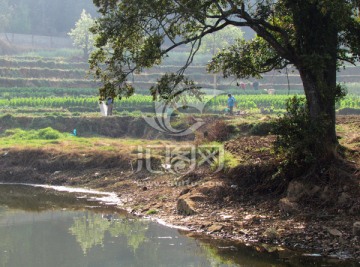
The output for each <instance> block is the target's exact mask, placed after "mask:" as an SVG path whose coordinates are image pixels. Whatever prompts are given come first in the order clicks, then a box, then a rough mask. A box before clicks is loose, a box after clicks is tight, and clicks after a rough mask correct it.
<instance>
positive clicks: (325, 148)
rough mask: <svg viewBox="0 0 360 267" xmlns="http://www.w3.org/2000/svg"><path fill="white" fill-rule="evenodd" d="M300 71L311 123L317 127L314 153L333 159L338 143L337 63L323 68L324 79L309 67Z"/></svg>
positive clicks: (326, 158) (314, 134)
mask: <svg viewBox="0 0 360 267" xmlns="http://www.w3.org/2000/svg"><path fill="white" fill-rule="evenodd" d="M299 71H300V76H301V79H302V81H303V85H304V91H305V95H306V100H307V105H308V111H309V115H310V123H311V124H312V126H315V128H316V129H317V131H314V133H313V138H314V141H315V142H314V144H315V146H316V147H314V150H315V151H314V152H315V153H314V154H315V155H318V156H319V157H320V158H319V160H331V159H332V158H334V157H335V155H336V153H335V151H336V148H337V145H338V140H337V137H336V130H335V123H336V116H335V96H336V93H335V91H336V64H335V66H332V67H331V66H327V68H326V69H325V70H322V72H323V75H321V76H323V78H322V79H319V73H317V74H315V75H314V74H313V73H312V72H311V71H310V70H309V69H305V68H300V69H299Z"/></svg>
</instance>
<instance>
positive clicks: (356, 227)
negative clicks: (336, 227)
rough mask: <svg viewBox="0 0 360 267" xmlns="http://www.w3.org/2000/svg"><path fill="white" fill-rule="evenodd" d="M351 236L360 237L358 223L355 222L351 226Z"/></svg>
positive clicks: (359, 225)
mask: <svg viewBox="0 0 360 267" xmlns="http://www.w3.org/2000/svg"><path fill="white" fill-rule="evenodd" d="M353 235H354V236H360V222H355V223H354V225H353Z"/></svg>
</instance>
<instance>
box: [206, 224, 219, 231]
mask: <svg viewBox="0 0 360 267" xmlns="http://www.w3.org/2000/svg"><path fill="white" fill-rule="evenodd" d="M222 229H223V225H220V224H214V225H212V226H210V227H209V228H208V232H210V233H215V232H220V231H221V230H222Z"/></svg>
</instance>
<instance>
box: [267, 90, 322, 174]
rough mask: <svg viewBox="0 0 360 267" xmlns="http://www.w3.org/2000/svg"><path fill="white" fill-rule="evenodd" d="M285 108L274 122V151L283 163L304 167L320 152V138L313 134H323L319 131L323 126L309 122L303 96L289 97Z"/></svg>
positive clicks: (313, 160) (311, 162) (312, 161)
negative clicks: (275, 137) (284, 111)
mask: <svg viewBox="0 0 360 267" xmlns="http://www.w3.org/2000/svg"><path fill="white" fill-rule="evenodd" d="M286 110H287V113H285V114H284V115H283V116H282V117H281V118H279V119H278V120H277V121H276V122H275V124H274V128H273V133H274V134H276V135H277V139H276V141H275V152H277V154H278V155H280V157H281V158H282V163H283V165H288V166H292V167H300V168H302V169H305V168H306V166H309V165H310V164H313V163H315V160H316V159H317V158H318V156H319V155H320V154H321V153H322V150H321V148H322V140H318V139H316V138H314V136H325V133H324V132H322V133H321V132H319V131H322V128H324V127H319V125H314V123H312V122H311V120H310V115H309V112H308V109H307V107H306V100H305V98H303V97H297V96H294V97H292V98H290V99H289V100H288V101H287V103H286ZM314 148H315V149H314Z"/></svg>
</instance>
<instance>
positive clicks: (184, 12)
mask: <svg viewBox="0 0 360 267" xmlns="http://www.w3.org/2000/svg"><path fill="white" fill-rule="evenodd" d="M94 3H95V4H96V5H97V6H98V7H99V11H100V12H101V13H102V15H103V17H101V18H100V19H99V20H98V21H97V26H96V28H95V29H94V32H95V33H98V34H99V36H100V38H99V39H98V42H97V47H98V48H99V49H98V50H97V51H96V52H95V53H94V54H93V55H92V59H91V64H92V69H93V70H94V71H95V74H96V76H97V77H98V78H100V79H102V80H103V83H104V86H103V88H101V90H100V94H101V95H107V94H109V93H110V92H111V93H114V92H115V91H116V92H117V94H118V95H120V96H122V95H125V94H126V93H127V92H129V90H130V91H133V88H132V87H131V85H130V84H128V83H127V77H128V76H129V75H130V74H131V73H133V72H135V71H142V70H143V69H144V68H148V67H151V66H153V65H155V64H160V63H161V61H162V59H163V57H164V56H166V55H167V53H168V52H169V51H171V50H173V49H175V48H177V47H179V46H181V45H183V44H190V45H191V48H192V49H191V51H190V52H189V58H188V60H187V62H185V63H184V68H182V69H180V70H179V72H178V73H177V74H178V75H182V74H183V72H184V69H185V68H186V67H187V66H188V65H189V64H190V63H191V61H192V60H193V57H194V54H196V53H197V52H198V50H199V47H200V45H201V41H202V40H203V38H204V37H205V36H206V35H209V34H212V33H214V32H220V31H222V30H224V29H225V28H227V27H229V26H230V25H232V26H236V27H250V28H251V29H252V30H253V31H255V32H256V34H257V37H256V38H254V39H252V40H249V41H245V40H242V41H239V42H238V43H237V44H236V45H234V46H232V47H230V48H229V49H228V50H227V51H224V52H222V53H220V54H219V55H218V56H216V57H215V58H214V59H213V62H212V63H211V64H210V66H209V70H212V71H222V72H223V73H224V75H225V76H228V75H235V76H236V77H238V78H249V77H260V76H261V74H262V73H266V72H269V71H271V70H273V69H282V68H284V67H285V66H287V65H289V64H292V65H294V66H295V67H296V68H297V69H298V71H299V73H300V77H301V79H302V82H303V86H304V90H305V95H306V99H307V106H306V108H307V110H308V114H309V120H308V124H309V129H310V128H312V127H316V128H317V131H315V132H314V133H313V138H312V143H311V144H309V147H310V148H311V151H312V152H313V156H314V157H315V158H316V159H317V160H318V162H326V161H328V160H331V159H334V157H335V155H336V148H337V145H338V141H337V137H336V132H335V102H336V100H337V99H338V98H339V97H341V96H342V95H343V92H342V90H341V87H340V86H338V85H337V83H336V72H337V70H338V69H339V67H340V66H342V65H344V62H351V63H352V64H355V62H356V61H357V60H358V59H359V55H360V24H359V20H358V17H357V16H355V14H356V12H354V11H355V10H358V8H359V6H358V1H356V0H266V1H260V0H256V1H255V0H253V1H245V0H222V1H216V0H196V1H195V0H188V1H182V0H163V1H158V0H139V1H130V0H123V1H120V2H119V1H116V0H94ZM209 19H211V20H210V22H209ZM165 40H170V42H171V45H170V46H168V47H163V46H162V44H163V43H164V41H165ZM106 44H109V45H110V46H111V50H106V49H104V48H103V47H104V45H106ZM103 63H106V66H103ZM165 78H166V80H162V81H160V82H159V86H157V87H156V90H153V92H155V91H156V92H157V93H159V94H160V95H161V94H162V92H164V91H166V92H168V91H171V90H176V88H177V85H179V84H180V81H179V79H174V80H173V81H171V80H170V79H169V75H167V76H166V77H165ZM164 81H166V82H164ZM188 89H192V87H191V86H190V87H188V88H184V89H183V90H188Z"/></svg>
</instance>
